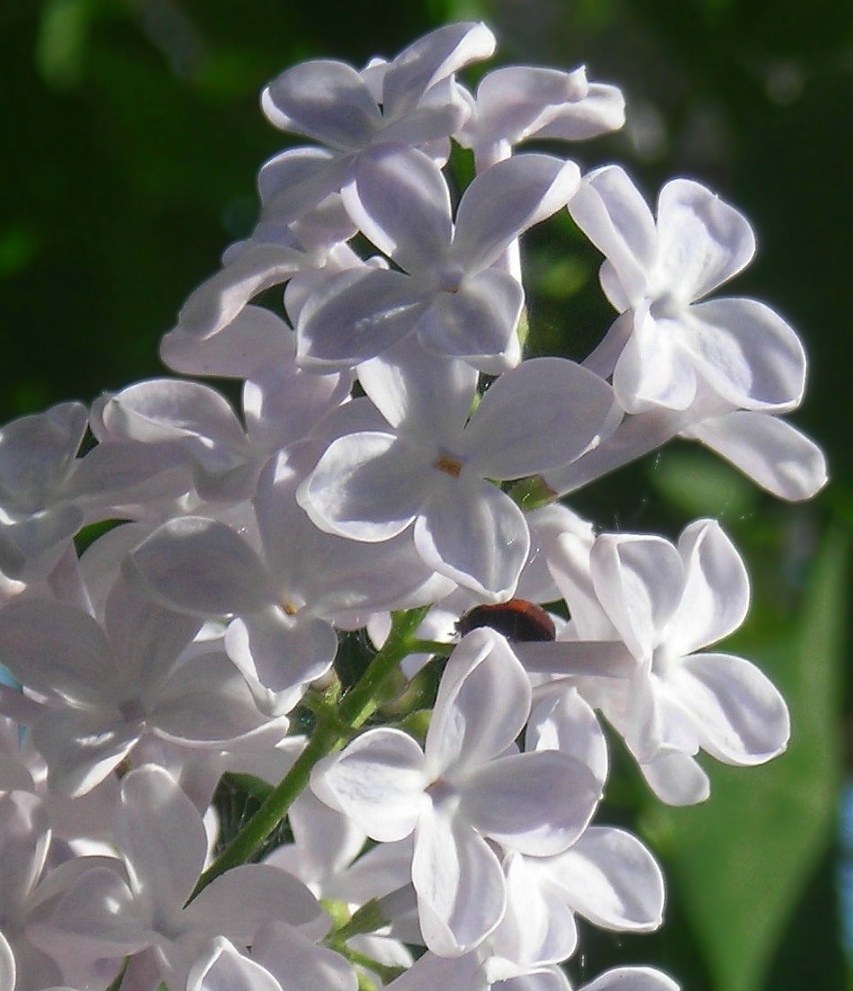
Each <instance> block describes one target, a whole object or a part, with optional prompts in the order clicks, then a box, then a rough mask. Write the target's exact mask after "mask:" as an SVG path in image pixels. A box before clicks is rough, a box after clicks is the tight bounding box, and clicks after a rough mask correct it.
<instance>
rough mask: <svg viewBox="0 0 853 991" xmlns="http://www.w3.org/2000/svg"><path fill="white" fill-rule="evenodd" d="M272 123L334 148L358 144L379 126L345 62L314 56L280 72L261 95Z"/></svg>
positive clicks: (364, 90)
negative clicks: (315, 57)
mask: <svg viewBox="0 0 853 991" xmlns="http://www.w3.org/2000/svg"><path fill="white" fill-rule="evenodd" d="M261 101H262V106H263V109H264V113H265V114H266V115H267V117H268V118H269V120H270V122H271V123H272V124H275V126H276V127H280V128H281V129H282V130H286V131H296V132H297V133H299V134H305V135H308V136H309V137H311V138H314V139H315V140H317V141H321V142H322V143H324V144H328V145H330V146H331V147H333V148H337V149H348V148H359V147H361V146H362V145H363V144H365V143H367V142H368V141H369V140H370V138H371V136H372V135H373V134H374V133H375V132H376V131H377V130H378V129H379V126H380V124H381V121H382V117H381V114H380V113H379V108H378V107H377V106H376V103H375V102H374V100H373V97H372V96H371V95H370V90H369V89H368V88H367V86H366V85H365V84H364V82H363V81H362V79H361V76H360V75H359V74H358V73H357V72H356V70H355V69H353V68H352V66H350V65H347V64H346V63H344V62H335V61H332V60H325V59H317V60H314V61H311V62H303V63H301V64H300V65H296V66H294V67H293V68H292V69H288V70H287V71H286V72H283V73H282V74H281V75H280V76H279V77H278V78H277V79H275V80H274V81H273V82H271V83H270V84H269V86H268V87H267V88H266V89H265V90H264V92H263V95H262V97H261Z"/></svg>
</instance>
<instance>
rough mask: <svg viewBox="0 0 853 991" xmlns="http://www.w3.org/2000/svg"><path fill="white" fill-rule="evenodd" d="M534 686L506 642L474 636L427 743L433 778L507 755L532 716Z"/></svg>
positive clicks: (450, 676)
mask: <svg viewBox="0 0 853 991" xmlns="http://www.w3.org/2000/svg"><path fill="white" fill-rule="evenodd" d="M530 698H531V691H530V683H529V681H528V679H527V675H526V674H525V673H524V668H522V666H521V664H520V663H519V661H518V659H517V658H516V656H515V655H514V654H513V652H512V649H511V648H510V646H509V644H508V643H507V642H506V640H505V639H504V638H503V637H502V636H500V634H498V633H495V631H494V630H490V629H487V628H483V629H476V630H472V631H471V632H470V633H469V634H467V635H466V636H464V637H463V638H462V640H461V641H460V643H459V645H458V646H457V647H456V648H455V650H454V651H453V654H452V655H451V657H450V660H449V661H448V662H447V666H446V668H445V669H444V674H443V675H442V678H441V684H440V686H439V690H438V697H437V698H436V702H435V708H434V710H433V714H432V719H431V720H430V727H429V730H428V731H427V738H426V748H425V749H426V755H427V763H428V770H429V773H430V774H431V775H434V776H441V775H443V774H445V773H447V772H452V771H455V772H459V771H465V770H466V769H476V768H477V767H479V766H480V765H481V764H483V763H485V762H486V761H490V760H492V759H493V758H494V757H497V756H498V755H499V754H502V753H503V752H504V751H505V750H506V749H507V747H509V746H511V745H512V743H513V741H514V740H515V738H516V737H517V736H518V734H519V733H520V732H521V730H522V728H523V726H524V724H525V722H526V721H527V717H528V716H529V714H530Z"/></svg>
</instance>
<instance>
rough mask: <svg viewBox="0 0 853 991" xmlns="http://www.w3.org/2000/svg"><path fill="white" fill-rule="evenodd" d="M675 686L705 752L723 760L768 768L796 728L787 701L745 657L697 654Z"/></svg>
mask: <svg viewBox="0 0 853 991" xmlns="http://www.w3.org/2000/svg"><path fill="white" fill-rule="evenodd" d="M668 680H669V679H668ZM671 683H672V685H673V687H674V688H675V689H676V690H677V691H678V694H679V699H680V701H681V703H682V705H684V707H685V708H687V709H689V710H690V712H691V713H692V714H693V717H694V718H695V720H696V723H697V728H698V731H699V737H700V743H701V746H702V749H703V750H707V751H708V753H709V754H711V755H712V756H713V757H716V758H717V760H721V761H723V762H725V763H726V764H736V765H753V764H763V763H764V762H765V761H768V760H770V759H771V758H772V757H775V756H777V755H778V754H780V753H782V751H783V750H784V749H785V748H786V746H787V745H788V738H789V737H790V734H791V724H790V717H789V715H788V707H787V706H786V705H785V700H784V699H783V698H782V696H781V695H780V694H779V692H778V690H777V689H776V688H775V687H774V685H773V684H772V683H771V682H770V680H769V679H768V678H767V677H766V676H765V675H764V674H762V672H761V671H759V670H758V668H757V667H755V665H754V664H751V663H750V662H749V661H746V660H744V659H743V658H742V657H733V656H731V655H730V654H693V655H692V656H691V657H686V658H684V660H683V661H682V663H681V664H679V665H678V666H677V668H676V669H675V670H674V671H673V677H672V679H671Z"/></svg>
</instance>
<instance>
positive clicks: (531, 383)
mask: <svg viewBox="0 0 853 991" xmlns="http://www.w3.org/2000/svg"><path fill="white" fill-rule="evenodd" d="M614 405H615V398H614V396H613V392H612V390H611V389H610V387H609V386H608V385H607V383H606V382H604V381H602V379H600V378H599V377H598V376H597V375H594V374H593V373H592V372H589V371H587V370H586V369H585V368H583V367H582V366H580V365H577V364H575V363H574V362H573V361H567V360H565V359H563V358H531V359H528V360H527V361H525V362H523V363H522V364H521V365H519V367H518V368H515V369H513V370H512V371H510V372H507V374H506V375H502V376H501V377H500V378H499V379H498V380H497V381H496V382H494V383H493V385H492V386H491V388H490V389H489V390H488V391H487V392H486V393H485V395H484V396H483V399H482V401H481V402H480V405H479V406H478V407H477V410H476V412H475V413H474V415H473V416H472V417H471V422H470V423H469V425H468V427H467V428H466V431H465V441H466V444H467V445H468V449H469V450H470V451H471V455H472V459H473V460H475V461H476V464H477V465H478V466H479V467H481V468H482V471H483V474H485V475H486V476H487V477H489V478H500V479H507V478H520V477H521V476H523V475H535V474H537V473H538V472H541V471H545V470H547V469H548V468H551V467H555V466H556V465H559V464H566V463H567V462H569V461H573V460H574V459H575V458H577V457H578V456H579V455H580V454H582V453H583V451H584V450H586V448H587V447H588V446H589V445H590V444H591V443H592V442H593V441H594V440H595V439H596V438H598V437H599V436H600V435H601V433H602V431H603V430H604V428H605V425H606V424H607V423H608V421H609V418H610V414H611V412H612V410H613V407H614Z"/></svg>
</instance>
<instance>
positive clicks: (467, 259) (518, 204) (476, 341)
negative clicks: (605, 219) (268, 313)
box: [296, 146, 580, 374]
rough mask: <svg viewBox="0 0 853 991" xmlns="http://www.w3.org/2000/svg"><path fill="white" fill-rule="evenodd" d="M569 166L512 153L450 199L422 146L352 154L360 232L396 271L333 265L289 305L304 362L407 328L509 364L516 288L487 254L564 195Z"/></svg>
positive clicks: (388, 340) (461, 354)
mask: <svg viewBox="0 0 853 991" xmlns="http://www.w3.org/2000/svg"><path fill="white" fill-rule="evenodd" d="M579 181H580V172H579V171H578V167H577V166H576V165H575V164H574V163H573V162H565V161H562V160H561V159H557V158H553V157H551V156H549V155H518V156H516V157H515V158H512V159H510V160H509V161H505V162H500V163H498V164H497V165H495V166H494V167H492V168H491V169H488V170H487V171H486V172H483V173H481V174H480V175H478V176H477V177H476V178H475V179H474V180H473V182H472V183H471V185H470V186H468V188H467V189H466V190H465V192H464V193H463V195H462V198H461V200H460V201H459V206H458V208H457V211H456V219H455V223H454V220H453V216H452V211H451V201H450V192H449V189H448V186H447V182H446V180H445V178H444V176H443V175H442V172H441V170H440V169H439V167H438V166H437V165H436V163H435V162H434V161H433V160H432V159H431V158H429V156H427V155H425V154H423V153H422V152H419V151H417V150H416V149H411V148H398V147H395V146H381V147H378V148H376V149H374V150H373V151H371V152H370V153H369V154H364V155H362V156H361V157H360V158H359V161H358V164H357V166H356V168H355V170H354V173H353V179H352V181H351V182H350V183H349V184H348V185H347V186H346V187H344V190H343V197H344V203H345V204H346V207H347V210H348V211H349V212H350V215H351V216H352V217H353V219H354V220H355V221H356V222H357V223H358V226H359V228H360V229H361V230H362V232H363V233H364V234H365V235H366V236H367V237H368V238H369V239H370V240H371V241H372V242H373V244H375V245H376V246H377V247H378V248H379V249H380V250H382V251H383V252H385V254H386V255H388V256H389V257H390V258H391V259H392V260H393V261H394V262H396V263H397V265H398V266H399V268H400V269H402V271H390V270H381V269H375V268H374V269H371V268H363V269H352V270H350V271H348V272H343V273H341V274H339V275H337V276H334V277H332V278H331V279H329V280H328V282H326V283H325V285H323V286H321V287H320V288H319V289H318V290H317V292H316V293H315V294H314V296H313V297H311V298H310V299H309V300H308V302H307V303H306V305H305V306H304V307H303V308H302V310H301V312H300V314H299V320H298V323H297V327H296V330H297V335H298V339H299V345H298V348H299V356H300V359H301V360H302V362H303V363H304V364H305V365H306V366H310V367H319V368H324V367H326V368H328V367H332V368H334V367H341V366H344V365H354V364H358V363H359V362H362V361H366V360H367V359H368V358H372V357H374V356H376V355H378V354H381V353H382V352H384V351H386V350H387V349H388V348H390V347H391V346H392V345H393V344H395V343H397V342H398V341H400V340H402V339H403V338H405V337H407V336H409V335H410V334H414V335H416V336H417V338H418V340H419V342H420V344H421V345H422V346H423V347H424V348H425V349H426V350H428V351H433V352H435V353H437V354H443V355H449V356H452V357H457V358H464V359H465V360H466V361H469V362H470V363H471V364H473V365H474V366H475V367H477V368H479V369H480V370H481V371H487V372H490V373H495V374H497V373H499V372H501V371H504V370H505V369H507V368H510V367H512V366H514V365H517V364H518V362H519V360H520V357H521V354H520V348H519V345H518V341H517V338H516V334H515V330H516V325H517V323H518V319H519V316H520V314H521V308H522V304H523V301H524V292H523V290H522V288H521V285H520V284H519V282H518V281H517V280H516V279H515V278H513V276H511V275H509V274H508V273H507V272H502V271H500V270H498V269H497V268H494V267H492V266H493V263H494V262H495V261H496V260H497V259H498V258H499V257H500V256H501V255H502V253H503V252H504V250H505V249H506V247H507V246H508V245H509V244H510V243H512V242H513V241H514V240H515V239H516V238H518V237H519V235H520V234H521V233H523V232H524V231H525V230H527V229H528V228H529V227H532V226H533V225H534V224H536V223H538V222H539V221H541V220H544V219H545V218H546V217H549V216H550V215H551V214H553V213H555V212H556V211H557V210H558V209H559V208H560V207H561V206H564V205H565V204H566V202H568V200H569V198H570V197H571V196H572V194H573V193H574V192H575V190H576V189H577V186H578V183H579Z"/></svg>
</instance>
